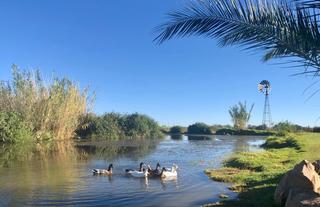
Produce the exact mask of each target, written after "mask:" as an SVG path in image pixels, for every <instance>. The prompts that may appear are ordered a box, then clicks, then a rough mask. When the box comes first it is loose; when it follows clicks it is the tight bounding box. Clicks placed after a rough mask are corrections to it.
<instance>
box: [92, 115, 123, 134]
mask: <svg viewBox="0 0 320 207" xmlns="http://www.w3.org/2000/svg"><path fill="white" fill-rule="evenodd" d="M121 118H122V117H121V115H120V114H118V113H107V114H104V115H102V116H100V117H97V119H96V120H95V122H94V126H93V127H92V128H93V130H94V131H93V133H94V136H93V138H106V139H109V140H118V139H119V138H121V137H123V136H124V132H123V130H122V128H121V124H122V123H121V122H122V120H121Z"/></svg>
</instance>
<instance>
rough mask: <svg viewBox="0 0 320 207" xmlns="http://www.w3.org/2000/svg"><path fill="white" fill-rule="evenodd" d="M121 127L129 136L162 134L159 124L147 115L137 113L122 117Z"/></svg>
mask: <svg viewBox="0 0 320 207" xmlns="http://www.w3.org/2000/svg"><path fill="white" fill-rule="evenodd" d="M121 127H122V129H123V131H124V132H125V135H126V136H128V137H135V138H137V137H141V138H155V137H159V136H161V131H160V127H159V125H158V124H157V122H156V121H154V120H153V119H152V118H150V117H149V116H147V115H141V114H137V113H135V114H131V115H125V116H123V117H122V119H121Z"/></svg>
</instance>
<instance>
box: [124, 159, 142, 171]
mask: <svg viewBox="0 0 320 207" xmlns="http://www.w3.org/2000/svg"><path fill="white" fill-rule="evenodd" d="M143 165H144V163H143V162H141V163H140V167H139V170H133V169H126V170H125V171H126V173H127V174H131V173H132V172H134V171H138V172H142V169H143Z"/></svg>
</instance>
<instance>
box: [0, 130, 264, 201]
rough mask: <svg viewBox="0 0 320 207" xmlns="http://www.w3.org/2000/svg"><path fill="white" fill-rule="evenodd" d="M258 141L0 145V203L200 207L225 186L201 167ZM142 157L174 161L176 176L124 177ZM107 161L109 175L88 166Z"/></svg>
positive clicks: (166, 162)
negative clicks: (111, 167)
mask: <svg viewBox="0 0 320 207" xmlns="http://www.w3.org/2000/svg"><path fill="white" fill-rule="evenodd" d="M177 138H178V137H177ZM181 138H182V139H181ZM216 140H220V141H216ZM257 140H258V138H257V139H255V138H248V137H243V138H242V137H233V136H228V137H226V136H221V137H215V136H189V137H186V136H182V137H179V138H178V139H175V138H172V139H170V138H169V137H167V138H166V139H164V140H161V141H160V142H155V141H148V140H146V141H120V142H48V143H39V144H30V145H23V146H22V145H0V206H45V205H54V206H64V205H69V206H89V205H91V206H96V205H100V206H103V205H106V204H108V205H109V206H157V205H159V203H160V204H161V205H163V206H200V205H201V204H203V203H207V202H214V201H217V199H218V196H215V195H216V194H217V195H218V193H220V192H226V191H227V186H226V185H225V184H221V183H214V182H213V181H211V180H209V179H208V178H207V176H206V175H205V174H204V173H203V169H205V168H215V167H219V166H220V163H221V161H222V160H223V159H224V156H226V155H228V154H230V153H232V152H233V151H241V150H250V149H251V148H250V146H251V145H250V143H258V142H257ZM141 161H144V162H145V163H148V164H152V166H154V165H155V164H156V163H157V162H160V163H161V165H162V166H172V163H176V164H177V165H178V166H179V169H178V177H176V178H166V179H160V178H149V179H145V178H141V179H140V178H133V177H130V176H125V174H124V169H126V168H137V167H138V165H139V163H140V162H141ZM110 162H113V164H114V166H115V168H114V174H113V175H112V176H93V175H92V173H91V169H93V168H103V167H106V165H107V164H109V163H110ZM194 189H196V193H195V190H194ZM177 197H183V198H184V199H179V200H177V199H176V198H177ZM173 204H174V205H173Z"/></svg>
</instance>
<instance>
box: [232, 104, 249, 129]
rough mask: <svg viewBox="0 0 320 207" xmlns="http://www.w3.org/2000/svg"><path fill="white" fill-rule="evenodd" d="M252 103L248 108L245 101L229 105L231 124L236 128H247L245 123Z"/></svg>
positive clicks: (247, 120)
mask: <svg viewBox="0 0 320 207" xmlns="http://www.w3.org/2000/svg"><path fill="white" fill-rule="evenodd" d="M253 106H254V104H252V105H251V107H250V109H249V110H248V108H247V103H246V102H244V103H241V102H239V103H238V105H234V106H232V107H230V109H229V114H230V116H231V120H232V122H233V126H234V127H235V128H237V129H245V128H247V124H248V122H249V120H250V117H251V112H252V109H253Z"/></svg>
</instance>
